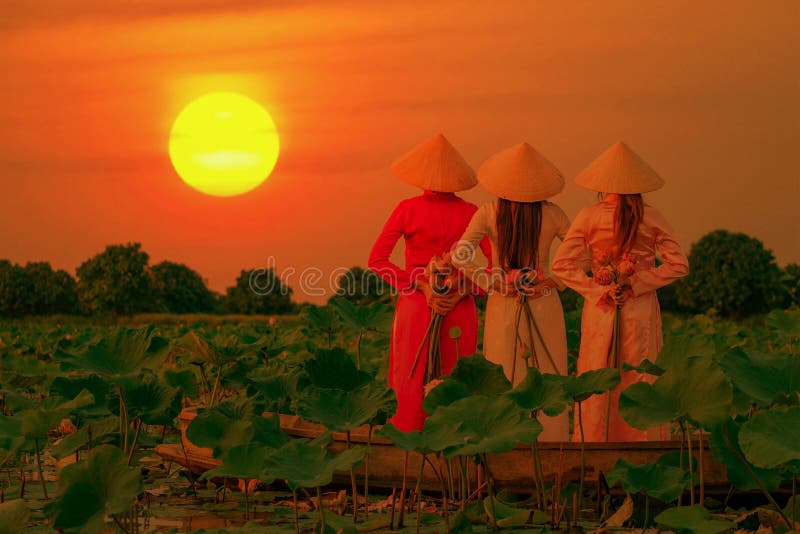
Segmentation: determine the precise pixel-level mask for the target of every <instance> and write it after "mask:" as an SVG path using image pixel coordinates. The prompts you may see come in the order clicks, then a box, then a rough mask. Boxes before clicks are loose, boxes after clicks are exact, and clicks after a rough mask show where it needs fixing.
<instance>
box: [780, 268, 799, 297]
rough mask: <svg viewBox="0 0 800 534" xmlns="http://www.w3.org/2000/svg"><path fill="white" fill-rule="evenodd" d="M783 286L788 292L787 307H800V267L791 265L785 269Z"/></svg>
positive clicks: (782, 274) (782, 278) (782, 279)
mask: <svg viewBox="0 0 800 534" xmlns="http://www.w3.org/2000/svg"><path fill="white" fill-rule="evenodd" d="M781 284H782V285H783V288H784V291H785V292H786V297H785V298H786V302H785V305H786V307H789V306H800V265H798V264H797V263H790V264H789V265H787V266H786V267H784V268H783V272H782V273H781Z"/></svg>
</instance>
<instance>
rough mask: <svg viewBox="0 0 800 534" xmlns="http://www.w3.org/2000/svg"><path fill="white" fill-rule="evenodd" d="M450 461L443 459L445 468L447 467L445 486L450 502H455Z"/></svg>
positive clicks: (454, 488)
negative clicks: (446, 486)
mask: <svg viewBox="0 0 800 534" xmlns="http://www.w3.org/2000/svg"><path fill="white" fill-rule="evenodd" d="M450 462H451V460H448V459H446V458H445V466H447V485H448V488H449V490H450V497H451V499H450V500H452V501H455V500H456V487H455V484H454V483H453V466H452V465H451V463H450Z"/></svg>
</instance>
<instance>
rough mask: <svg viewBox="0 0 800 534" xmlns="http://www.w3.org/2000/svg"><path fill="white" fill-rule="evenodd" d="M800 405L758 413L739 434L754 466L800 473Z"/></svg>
mask: <svg viewBox="0 0 800 534" xmlns="http://www.w3.org/2000/svg"><path fill="white" fill-rule="evenodd" d="M797 436H800V406H779V407H776V408H772V409H770V410H763V411H759V412H757V413H755V414H754V415H753V417H752V418H750V420H749V421H747V422H745V423H744V424H743V425H742V428H741V430H740V431H739V445H740V446H741V448H742V451H743V452H744V455H745V456H746V457H747V459H748V460H749V461H751V462H753V465H755V466H757V467H762V468H765V469H774V468H776V467H789V468H791V470H792V472H794V473H796V474H797V473H800V447H798V446H797ZM790 464H791V465H790Z"/></svg>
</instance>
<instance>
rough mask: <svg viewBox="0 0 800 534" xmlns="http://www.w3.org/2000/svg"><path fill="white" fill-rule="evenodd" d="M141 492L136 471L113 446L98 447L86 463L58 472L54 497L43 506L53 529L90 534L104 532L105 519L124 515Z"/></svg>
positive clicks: (67, 467)
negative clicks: (56, 489)
mask: <svg viewBox="0 0 800 534" xmlns="http://www.w3.org/2000/svg"><path fill="white" fill-rule="evenodd" d="M141 491H142V478H141V475H140V473H139V470H138V469H134V468H130V467H128V459H127V457H126V456H125V454H124V453H123V452H122V450H120V449H119V448H117V447H113V446H111V445H101V446H100V447H97V448H95V449H93V450H92V452H91V453H90V454H89V456H88V457H87V459H86V460H84V461H82V462H80V463H76V464H72V465H68V466H66V467H65V468H64V469H62V470H61V474H60V475H59V480H58V496H57V497H56V498H55V500H53V501H52V502H50V503H48V504H46V505H45V508H44V510H45V514H46V515H47V516H48V517H50V519H51V520H52V524H51V526H52V527H53V528H55V529H64V530H66V531H73V532H80V533H81V534H84V533H85V534H94V533H97V532H102V531H103V530H104V529H105V518H106V517H107V516H113V515H116V514H121V513H124V512H127V511H128V510H130V509H131V506H132V505H133V504H134V502H135V500H136V497H137V496H138V495H139V493H140V492H141Z"/></svg>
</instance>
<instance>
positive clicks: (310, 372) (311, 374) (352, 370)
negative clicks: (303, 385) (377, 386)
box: [303, 348, 373, 391]
mask: <svg viewBox="0 0 800 534" xmlns="http://www.w3.org/2000/svg"><path fill="white" fill-rule="evenodd" d="M303 367H304V369H305V372H306V375H307V376H308V378H309V380H310V383H311V385H312V386H313V387H315V388H324V389H339V390H343V391H352V390H355V389H358V388H360V387H363V386H364V385H365V384H367V383H369V382H372V380H373V378H372V376H371V375H370V374H369V373H367V372H366V371H361V370H359V369H358V368H357V367H356V362H355V359H354V358H353V357H352V356H350V354H349V353H348V352H347V351H346V350H344V349H340V348H335V349H319V350H317V351H316V352H315V353H314V357H313V358H311V359H309V360H307V361H306V362H305V364H304V366H303Z"/></svg>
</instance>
